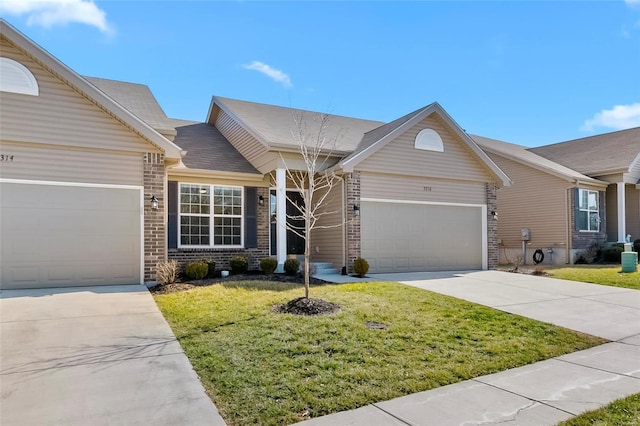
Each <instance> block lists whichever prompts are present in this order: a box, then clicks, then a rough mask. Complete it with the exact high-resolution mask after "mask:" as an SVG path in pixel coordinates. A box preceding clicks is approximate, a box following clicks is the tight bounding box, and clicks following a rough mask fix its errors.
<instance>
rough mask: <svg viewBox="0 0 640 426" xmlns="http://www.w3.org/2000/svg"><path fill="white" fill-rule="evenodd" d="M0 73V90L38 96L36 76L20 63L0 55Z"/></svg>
mask: <svg viewBox="0 0 640 426" xmlns="http://www.w3.org/2000/svg"><path fill="white" fill-rule="evenodd" d="M0 75H2V78H0V91H2V92H11V93H20V94H22V95H31V96H38V93H39V92H38V82H37V81H36V78H35V77H34V76H33V74H32V73H31V71H29V70H28V69H27V67H25V66H24V65H22V64H21V63H19V62H16V61H14V60H13V59H9V58H3V57H0Z"/></svg>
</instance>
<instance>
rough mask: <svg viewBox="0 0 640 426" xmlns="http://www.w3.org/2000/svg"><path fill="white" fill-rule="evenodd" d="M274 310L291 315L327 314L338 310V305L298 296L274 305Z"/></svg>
mask: <svg viewBox="0 0 640 426" xmlns="http://www.w3.org/2000/svg"><path fill="white" fill-rule="evenodd" d="M273 311H274V312H279V313H281V314H293V315H308V316H316V315H328V314H333V313H336V312H340V305H336V304H335V303H331V302H327V301H326V300H322V299H314V298H311V297H310V298H306V297H298V298H297V299H293V300H290V301H288V302H287V303H285V304H282V305H275V306H274V307H273Z"/></svg>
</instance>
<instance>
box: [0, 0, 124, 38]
mask: <svg viewBox="0 0 640 426" xmlns="http://www.w3.org/2000/svg"><path fill="white" fill-rule="evenodd" d="M0 13H2V14H3V15H4V14H9V15H15V16H22V15H26V16H27V24H28V25H39V26H42V27H45V28H50V27H53V26H55V25H66V24H69V23H73V22H77V23H81V24H86V25H91V26H93V27H96V28H97V29H99V30H100V31H102V32H103V33H106V34H113V32H114V30H113V28H112V27H111V26H110V25H109V23H108V22H107V19H106V13H105V12H104V11H103V10H102V9H100V8H99V7H98V6H96V4H95V3H94V2H93V0H2V1H1V2H0Z"/></svg>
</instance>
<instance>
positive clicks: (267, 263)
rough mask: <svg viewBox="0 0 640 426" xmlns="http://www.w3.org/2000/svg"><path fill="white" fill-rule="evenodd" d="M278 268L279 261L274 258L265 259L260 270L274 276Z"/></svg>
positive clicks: (261, 262)
mask: <svg viewBox="0 0 640 426" xmlns="http://www.w3.org/2000/svg"><path fill="white" fill-rule="evenodd" d="M277 267H278V261H277V260H276V259H274V258H273V257H265V258H264V259H262V260H261V261H260V270H261V271H262V272H264V273H265V274H267V275H271V274H273V272H274V271H275V270H276V268H277Z"/></svg>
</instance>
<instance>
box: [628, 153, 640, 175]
mask: <svg viewBox="0 0 640 426" xmlns="http://www.w3.org/2000/svg"><path fill="white" fill-rule="evenodd" d="M629 177H631V179H633V180H640V154H638V161H636V162H635V164H631V167H630V168H629Z"/></svg>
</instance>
